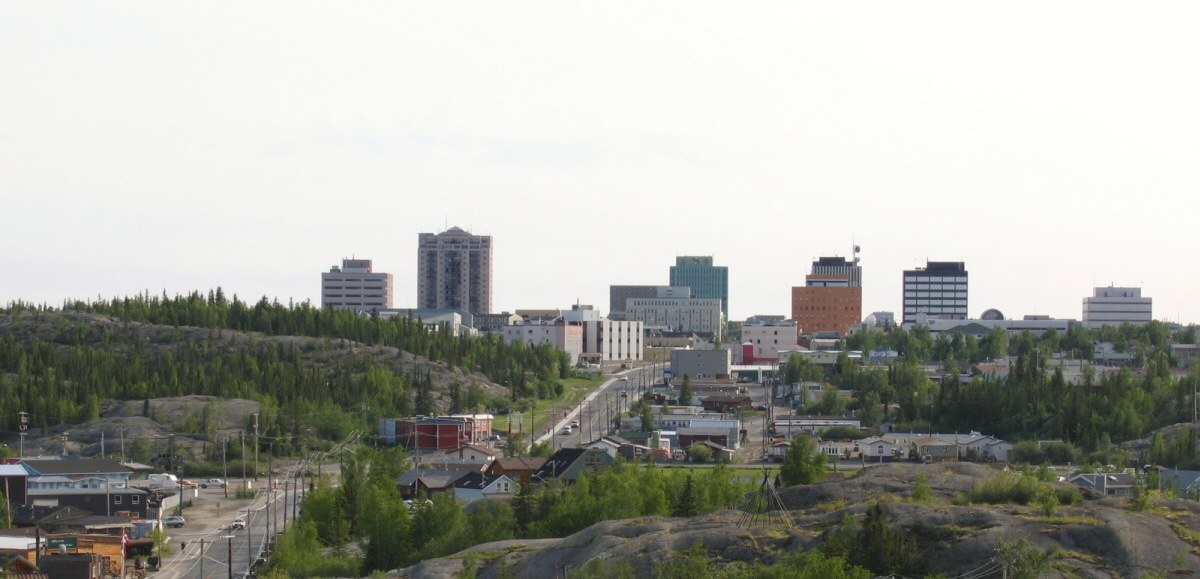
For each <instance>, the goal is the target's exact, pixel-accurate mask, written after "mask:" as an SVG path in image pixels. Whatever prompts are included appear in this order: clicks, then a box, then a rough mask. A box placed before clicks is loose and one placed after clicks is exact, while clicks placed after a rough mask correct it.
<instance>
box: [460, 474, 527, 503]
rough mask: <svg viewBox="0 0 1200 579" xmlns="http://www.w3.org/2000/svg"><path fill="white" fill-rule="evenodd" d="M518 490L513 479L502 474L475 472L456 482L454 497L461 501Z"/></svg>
mask: <svg viewBox="0 0 1200 579" xmlns="http://www.w3.org/2000/svg"><path fill="white" fill-rule="evenodd" d="M516 490H517V487H516V485H515V484H513V481H512V479H510V478H508V477H507V476H505V475H502V474H487V473H482V472H473V473H470V474H468V475H467V476H465V477H463V478H461V479H459V480H458V482H456V483H454V498H456V499H458V500H460V501H473V500H478V499H486V498H489V497H492V496H496V495H510V494H512V493H514V492H515V491H516Z"/></svg>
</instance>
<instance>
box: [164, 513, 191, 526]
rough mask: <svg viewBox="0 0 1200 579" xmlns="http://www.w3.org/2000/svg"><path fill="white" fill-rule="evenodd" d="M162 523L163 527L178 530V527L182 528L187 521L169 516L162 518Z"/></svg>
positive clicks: (175, 516) (176, 516) (177, 516)
mask: <svg viewBox="0 0 1200 579" xmlns="http://www.w3.org/2000/svg"><path fill="white" fill-rule="evenodd" d="M162 522H163V524H164V525H166V526H168V527H172V528H175V529H178V528H179V527H182V526H183V525H184V524H185V523H187V521H186V520H184V518H183V517H181V516H179V515H171V516H169V517H163V520H162Z"/></svg>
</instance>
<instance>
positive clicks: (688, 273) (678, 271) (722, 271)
mask: <svg viewBox="0 0 1200 579" xmlns="http://www.w3.org/2000/svg"><path fill="white" fill-rule="evenodd" d="M671 285H673V286H687V287H690V288H692V294H693V297H695V298H697V299H702V300H721V313H722V314H724V315H725V317H726V318H728V317H729V268H728V267H725V266H723V265H713V258H712V256H711V255H708V256H696V255H680V256H677V257H676V258H675V265H673V266H671Z"/></svg>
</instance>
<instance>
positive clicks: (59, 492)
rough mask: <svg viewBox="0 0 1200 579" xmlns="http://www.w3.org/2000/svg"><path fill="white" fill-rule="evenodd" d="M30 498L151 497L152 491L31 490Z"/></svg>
mask: <svg viewBox="0 0 1200 579" xmlns="http://www.w3.org/2000/svg"><path fill="white" fill-rule="evenodd" d="M27 494H28V495H29V496H30V497H35V496H37V497H52V496H55V495H149V494H150V491H148V490H146V489H139V488H137V487H112V488H101V487H85V488H65V489H29V490H28V491H27Z"/></svg>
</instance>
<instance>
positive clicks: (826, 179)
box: [0, 1, 1200, 323]
mask: <svg viewBox="0 0 1200 579" xmlns="http://www.w3.org/2000/svg"><path fill="white" fill-rule="evenodd" d="M1197 12H1200V7H1197V6H1196V5H1194V4H1190V3H1182V2H1181V3H1160V4H1153V5H1149V6H1147V5H1142V4H1137V5H1135V4H1129V3H1102V2H1078V3H1071V2H1062V3H1058V2H1053V3H1047V2H1006V3H1003V4H992V5H984V4H981V3H964V2H922V3H910V2H903V3H900V2H855V3H841V2H823V3H798V2H792V1H788V2H774V3H772V2H755V3H732V2H721V3H714V2H692V1H688V2H650V3H647V2H591V3H585V2H545V3H513V2H503V3H499V2H453V3H451V2H381V3H367V2H352V3H344V2H324V3H311V2H309V3H302V2H293V1H288V2H229V3H201V4H192V5H180V4H177V3H162V2H144V3H132V2H69V3H67V2H4V3H0V200H2V201H3V203H2V205H0V207H2V208H3V209H2V211H3V221H2V224H0V246H2V247H3V252H2V253H0V271H3V272H4V274H3V276H2V277H0V302H3V303H7V302H9V301H11V300H15V299H24V300H29V301H35V302H47V303H50V304H52V305H57V304H59V303H61V302H62V300H64V299H67V298H95V297H96V296H104V297H112V296H114V295H126V294H133V293H137V292H140V291H144V290H149V291H151V292H152V293H161V292H162V291H164V290H165V291H166V292H167V293H170V294H174V293H181V292H187V291H190V290H192V289H201V290H208V289H209V288H214V287H216V286H222V287H223V288H224V289H225V291H226V292H227V293H230V294H232V293H236V294H238V295H239V297H242V298H244V299H249V300H255V299H257V298H258V297H261V296H263V295H267V296H269V297H277V298H279V299H280V300H281V301H285V302H286V301H287V300H288V299H289V298H291V299H295V300H298V301H299V300H305V299H312V300H313V301H314V302H319V299H320V297H319V284H320V273H321V272H322V271H326V270H327V269H328V267H329V266H330V265H333V264H337V263H340V260H341V259H342V258H343V257H350V256H358V257H361V258H370V259H373V260H374V261H375V267H376V271H387V272H391V273H393V274H394V275H395V279H396V285H397V291H396V303H397V306H412V305H415V302H416V283H415V277H416V242H417V234H418V233H420V232H438V231H441V230H443V229H445V228H446V227H447V226H453V225H458V226H460V227H463V228H465V229H468V230H470V231H472V232H473V233H478V234H490V235H492V236H493V237H494V245H495V284H494V296H495V297H494V308H495V309H496V310H497V311H499V310H501V309H504V310H509V311H511V310H513V309H516V308H541V307H568V306H569V305H570V304H572V303H575V302H576V301H580V302H582V303H591V304H595V305H596V306H598V307H600V308H601V309H602V310H604V311H607V309H608V286H609V285H611V284H666V283H667V281H668V268H669V266H670V265H671V264H673V262H674V257H675V256H676V255H713V256H714V257H715V259H716V261H717V263H718V264H721V265H726V266H729V268H730V294H731V295H730V309H731V317H732V318H733V319H743V318H745V317H747V316H749V315H753V314H790V310H789V308H790V288H791V286H793V285H802V284H803V278H804V274H805V273H807V271H808V268H809V266H810V263H811V260H812V259H813V258H814V257H817V256H820V255H847V254H848V252H849V251H850V248H851V246H852V243H853V242H855V241H856V242H857V243H858V244H859V245H861V246H862V248H863V253H862V265H863V270H864V271H863V277H864V309H865V311H866V312H870V311H874V310H893V311H898V310H899V309H900V300H901V281H900V279H901V272H902V270H904V269H908V268H912V267H914V266H918V265H923V264H924V262H925V260H926V259H931V260H937V261H960V260H961V261H965V262H966V264H967V268H968V270H969V271H970V275H971V289H970V312H971V314H972V315H973V316H978V315H979V313H981V312H982V311H983V310H984V309H987V308H993V307H994V308H998V309H1000V310H1002V311H1003V312H1004V313H1005V314H1006V315H1008V316H1010V317H1020V316H1021V315H1024V314H1033V313H1038V314H1050V315H1054V316H1059V317H1069V318H1076V319H1078V318H1080V317H1081V300H1082V298H1083V297H1084V296H1087V295H1090V294H1091V290H1092V287H1093V286H1095V285H1109V284H1110V283H1111V284H1116V285H1140V286H1142V287H1143V288H1144V295H1148V296H1151V297H1153V298H1154V315H1155V317H1156V318H1160V319H1170V320H1176V321H1182V322H1185V323H1188V322H1197V321H1200V300H1196V299H1194V298H1189V296H1193V295H1194V293H1195V292H1194V288H1195V287H1197V286H1198V285H1200V269H1198V268H1197V267H1196V264H1197V263H1200V244H1198V243H1197V237H1196V233H1195V230H1196V216H1197V211H1196V209H1197V205H1198V204H1200V201H1197V197H1196V193H1197V190H1198V187H1197V185H1198V184H1200V168H1198V165H1197V163H1196V160H1197V158H1200V154H1198V153H1200V139H1198V137H1197V135H1200V105H1198V103H1200V94H1198V93H1200V90H1198V89H1200V75H1198V74H1197V72H1196V64H1195V62H1196V57H1197V55H1200V35H1197V34H1196V33H1195V23H1196V22H1197V16H1198V14H1197Z"/></svg>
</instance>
